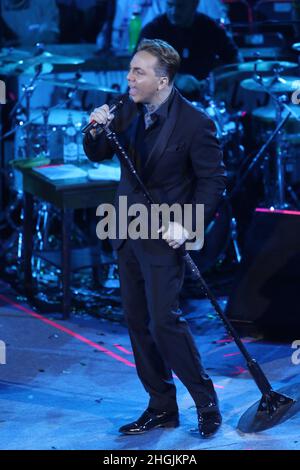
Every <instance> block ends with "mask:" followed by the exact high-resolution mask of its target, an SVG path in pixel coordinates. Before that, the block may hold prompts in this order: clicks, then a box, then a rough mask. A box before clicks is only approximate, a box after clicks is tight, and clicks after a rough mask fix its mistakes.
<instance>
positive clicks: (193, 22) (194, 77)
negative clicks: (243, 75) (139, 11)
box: [139, 0, 240, 95]
mask: <svg viewBox="0 0 300 470" xmlns="http://www.w3.org/2000/svg"><path fill="white" fill-rule="evenodd" d="M198 6H199V0H167V2H166V7H165V13H164V14H162V15H159V16H157V17H156V18H154V19H153V21H151V22H150V23H148V24H146V25H145V26H144V28H143V29H142V31H141V34H140V38H139V41H141V40H142V39H144V38H146V39H155V38H157V39H162V40H164V41H167V42H169V43H170V44H171V45H172V46H173V47H174V48H175V49H176V50H178V52H179V54H180V55H181V58H182V62H181V67H180V75H179V76H178V78H177V80H176V86H177V87H178V88H179V89H180V90H181V91H182V92H183V93H184V94H185V95H193V94H194V93H197V90H198V89H199V80H203V79H205V78H207V77H208V75H209V73H210V72H211V71H212V70H213V69H214V68H215V67H216V66H219V65H223V64H230V63H235V62H239V61H240V56H239V52H238V49H237V47H236V45H235V44H234V42H233V40H232V38H231V37H230V36H229V35H228V34H227V33H226V31H225V29H224V28H223V27H221V26H220V25H219V24H218V23H217V22H216V21H214V20H213V19H212V18H209V17H208V16H207V15H205V14H203V13H198V12H197V8H198Z"/></svg>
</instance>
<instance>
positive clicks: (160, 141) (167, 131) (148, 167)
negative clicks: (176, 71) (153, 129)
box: [142, 90, 180, 182]
mask: <svg viewBox="0 0 300 470" xmlns="http://www.w3.org/2000/svg"><path fill="white" fill-rule="evenodd" d="M179 107H180V100H179V95H178V92H177V90H175V96H174V98H173V103H172V104H171V109H170V115H169V116H168V118H167V119H166V121H165V123H164V124H163V126H162V128H161V130H160V132H159V135H158V138H157V140H156V143H155V144H154V146H153V148H152V150H151V152H150V155H149V157H148V159H147V162H146V164H145V167H144V171H143V175H142V176H143V180H144V182H146V181H148V180H149V178H150V176H151V174H152V173H153V170H154V169H155V167H156V165H157V163H158V162H159V160H161V158H163V157H164V150H165V148H166V146H167V144H168V141H169V139H170V137H171V134H172V132H173V130H174V127H175V124H176V120H177V115H178V111H179Z"/></svg>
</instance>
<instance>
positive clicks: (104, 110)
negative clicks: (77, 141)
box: [90, 104, 115, 137]
mask: <svg viewBox="0 0 300 470" xmlns="http://www.w3.org/2000/svg"><path fill="white" fill-rule="evenodd" d="M114 117H115V115H114V114H112V113H110V112H109V106H108V105H107V104H104V105H103V106H100V108H95V109H94V111H93V112H92V113H91V115H90V122H91V121H96V122H98V124H102V125H104V126H109V125H110V123H111V122H112V120H113V119H114ZM90 132H91V134H92V136H93V137H95V136H96V135H97V130H96V129H92V130H91V131H90Z"/></svg>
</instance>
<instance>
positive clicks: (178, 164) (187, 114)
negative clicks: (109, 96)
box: [84, 89, 225, 258]
mask: <svg viewBox="0 0 300 470" xmlns="http://www.w3.org/2000/svg"><path fill="white" fill-rule="evenodd" d="M138 117H139V107H138V105H136V104H135V103H133V102H132V101H131V100H130V99H128V100H126V101H125V104H124V105H123V107H122V108H121V109H120V110H119V111H118V113H117V115H116V117H115V119H114V121H113V122H112V124H111V127H112V128H113V130H115V131H116V133H117V135H118V137H119V140H120V142H121V144H122V145H123V146H124V148H125V150H126V151H127V152H128V153H129V155H130V158H131V159H132V160H133V161H134V162H135V161H136V155H135V145H134V144H135V137H136V127H137V121H138ZM84 149H85V152H86V154H87V156H88V158H89V159H90V160H92V161H95V162H99V161H102V160H105V159H109V158H112V156H113V154H114V152H113V151H112V149H111V147H110V144H109V142H108V141H107V139H106V137H105V135H104V133H102V134H101V135H100V136H99V137H98V138H97V139H96V140H93V139H92V138H91V136H89V135H88V136H86V137H85V139H84ZM141 177H142V179H143V181H144V183H145V184H146V186H147V188H148V190H149V192H150V193H151V195H152V197H153V199H154V201H155V202H156V203H158V204H161V203H164V202H165V203H168V204H173V203H180V204H185V203H186V204H187V203H193V204H194V205H195V204H196V203H198V204H204V207H205V209H204V213H205V224H207V223H208V221H209V219H211V217H212V216H213V215H214V211H215V209H216V206H217V204H218V201H219V199H220V197H221V195H222V193H223V191H224V189H225V169H224V165H223V162H222V151H221V148H220V146H219V142H218V140H217V138H216V135H215V125H214V123H213V121H212V120H211V119H210V118H209V117H208V116H207V115H206V114H205V113H203V112H201V111H199V110H198V109H196V108H195V107H193V105H192V104H191V103H190V102H188V101H187V100H185V98H183V97H182V96H181V95H180V93H179V92H178V91H177V90H176V89H175V92H174V94H173V98H172V102H171V104H170V107H169V112H168V117H167V119H166V120H165V123H164V124H163V126H162V128H161V131H160V133H159V136H158V138H157V141H156V144H155V145H154V147H153V149H152V151H151V152H150V155H149V157H148V159H147V162H146V165H145V167H144V170H143V173H142V174H141ZM123 195H124V196H127V198H128V205H130V204H134V203H145V199H144V196H143V195H142V193H141V191H140V190H139V189H138V186H137V183H136V182H135V180H134V179H133V178H132V176H131V175H130V174H129V172H128V170H127V168H126V167H124V166H123V164H121V180H120V184H119V187H118V190H117V194H116V210H117V209H118V207H117V206H118V204H117V201H118V197H119V196H123ZM112 242H113V246H114V248H115V249H118V248H119V247H120V246H121V244H122V240H115V241H112ZM145 242H147V243H145V245H144V247H145V252H146V253H149V254H151V256H152V257H154V258H156V257H157V258H159V257H161V256H162V257H163V256H164V255H166V256H168V253H171V252H174V251H175V250H173V249H171V248H170V247H169V246H168V245H167V244H166V243H165V242H164V241H162V240H152V241H151V240H150V241H149V240H145Z"/></svg>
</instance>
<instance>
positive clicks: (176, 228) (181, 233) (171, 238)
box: [157, 222, 189, 250]
mask: <svg viewBox="0 0 300 470" xmlns="http://www.w3.org/2000/svg"><path fill="white" fill-rule="evenodd" d="M161 232H162V233H163V236H162V238H163V239H164V240H166V242H167V243H168V245H169V246H170V247H171V248H174V250H176V249H177V248H180V247H181V245H183V243H184V242H185V241H186V240H187V239H188V238H189V232H188V231H187V229H186V228H184V227H183V226H182V225H181V224H179V223H178V222H170V223H169V226H168V229H167V230H166V228H165V227H164V226H162V227H161V228H160V229H159V230H158V231H157V233H161Z"/></svg>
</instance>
